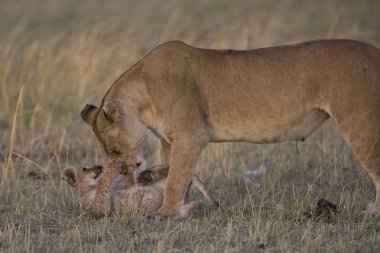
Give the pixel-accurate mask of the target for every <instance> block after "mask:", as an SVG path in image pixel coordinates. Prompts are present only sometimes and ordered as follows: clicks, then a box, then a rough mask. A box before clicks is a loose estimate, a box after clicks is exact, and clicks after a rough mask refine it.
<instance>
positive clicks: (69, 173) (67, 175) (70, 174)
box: [61, 168, 76, 187]
mask: <svg viewBox="0 0 380 253" xmlns="http://www.w3.org/2000/svg"><path fill="white" fill-rule="evenodd" d="M61 175H62V178H63V179H64V180H65V181H66V182H67V183H69V185H71V186H72V187H75V186H76V180H75V169H73V168H65V169H63V170H62V172H61Z"/></svg>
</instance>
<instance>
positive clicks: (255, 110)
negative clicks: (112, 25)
mask: <svg viewBox="0 0 380 253" xmlns="http://www.w3.org/2000/svg"><path fill="white" fill-rule="evenodd" d="M329 117H331V118H333V119H334V120H335V121H336V122H337V125H338V127H339V129H340V132H341V133H342V135H343V137H344V139H345V140H346V142H347V144H348V145H349V146H350V148H351V150H352V151H353V152H354V153H355V155H356V156H357V158H358V159H359V160H360V161H361V163H362V165H363V166H364V168H366V170H367V172H368V174H369V175H370V176H371V177H372V179H373V181H374V183H375V186H376V193H377V194H376V202H375V205H374V207H373V208H372V209H371V212H377V211H378V210H379V209H380V50H379V49H377V48H375V47H373V46H370V45H367V44H365V43H361V42H357V41H352V40H319V41H311V42H305V43H301V44H295V45H289V46H279V47H271V48H263V49H256V50H247V51H238V50H209V49H199V48H194V47H191V46H188V45H186V44H184V43H182V42H169V43H165V44H163V45H161V46H159V47H158V48H156V49H154V50H153V51H152V52H151V53H149V54H148V55H147V56H146V57H145V58H144V59H142V60H141V61H140V62H138V63H137V64H135V65H134V66H133V67H131V68H130V69H129V70H127V71H126V72H125V73H124V74H123V75H122V76H121V77H120V78H119V79H118V80H116V82H115V83H114V84H113V85H112V87H111V88H110V89H109V91H108V92H107V94H106V95H105V96H104V98H103V101H102V104H101V106H100V109H97V108H96V107H95V106H86V107H85V109H84V110H83V111H82V118H83V119H84V120H85V121H86V122H87V123H88V124H90V125H91V126H92V129H93V131H94V133H95V134H96V136H97V138H98V140H99V141H100V142H101V143H102V145H103V147H104V148H105V151H106V152H107V154H108V155H109V156H111V157H117V158H121V159H122V160H123V161H124V163H125V164H124V170H125V171H133V170H135V169H136V167H138V165H139V164H140V163H141V161H142V156H141V155H140V154H141V147H142V143H143V141H144V137H145V133H146V130H147V129H149V130H151V131H153V132H154V133H155V134H156V135H157V136H158V137H159V138H160V139H161V142H162V146H163V151H164V157H165V158H166V162H168V163H170V171H169V176H168V181H167V186H166V188H165V197H164V200H163V205H162V207H161V208H160V209H159V211H158V212H157V215H159V216H173V215H176V214H177V213H178V211H179V207H180V205H181V203H182V202H183V198H184V195H185V192H186V188H187V185H188V184H189V182H190V180H191V176H192V174H193V171H194V168H195V167H196V164H197V161H198V157H199V155H200V153H201V151H202V148H203V147H204V145H205V144H206V143H207V142H222V141H248V142H254V143H272V142H280V141H284V140H304V139H305V138H307V137H308V136H309V135H310V134H312V133H313V132H314V131H315V130H316V129H317V128H318V127H319V126H320V125H321V124H322V123H323V122H324V121H325V120H327V119H328V118H329ZM127 154H128V155H127Z"/></svg>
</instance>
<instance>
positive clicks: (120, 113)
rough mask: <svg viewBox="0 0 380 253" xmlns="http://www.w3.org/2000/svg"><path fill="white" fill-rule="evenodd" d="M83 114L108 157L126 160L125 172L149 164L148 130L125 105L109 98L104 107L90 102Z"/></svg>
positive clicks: (103, 104)
mask: <svg viewBox="0 0 380 253" xmlns="http://www.w3.org/2000/svg"><path fill="white" fill-rule="evenodd" d="M81 117H82V119H83V120H84V121H85V122H86V123H87V124H89V125H90V126H91V127H92V130H93V132H94V133H95V135H96V137H97V139H98V141H99V142H100V143H101V145H102V147H103V148H104V151H105V152H106V154H107V156H108V157H109V158H111V159H120V160H122V161H123V162H124V164H123V173H131V172H133V171H134V170H136V169H137V168H139V167H140V168H141V167H143V166H145V161H144V159H143V157H142V147H143V142H144V140H145V131H144V130H143V127H142V126H141V123H139V122H138V121H137V120H136V119H133V118H129V117H127V115H126V114H125V112H124V110H123V108H122V107H121V106H119V105H116V104H114V103H113V102H108V101H107V102H104V103H102V106H101V108H97V107H96V106H94V105H86V106H85V107H84V109H83V110H82V112H81Z"/></svg>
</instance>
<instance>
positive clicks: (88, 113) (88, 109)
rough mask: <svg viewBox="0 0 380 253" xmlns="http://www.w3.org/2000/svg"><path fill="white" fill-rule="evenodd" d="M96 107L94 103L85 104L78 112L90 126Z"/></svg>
mask: <svg viewBox="0 0 380 253" xmlns="http://www.w3.org/2000/svg"><path fill="white" fill-rule="evenodd" d="M96 109H98V107H96V106H95V105H89V104H87V105H86V106H85V107H84V108H83V110H82V111H81V113H80V116H81V117H82V119H83V121H84V122H86V123H87V124H89V125H90V126H91V125H92V122H93V120H94V116H95V113H96Z"/></svg>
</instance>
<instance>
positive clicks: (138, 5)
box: [0, 0, 380, 252]
mask: <svg viewBox="0 0 380 253" xmlns="http://www.w3.org/2000/svg"><path fill="white" fill-rule="evenodd" d="M379 10H380V2H379V1H363V0H362V1H356V0H352V1H343V0H342V1H301V0H289V1H274V0H268V1H228V0H222V1H216V0H213V1H210V0H203V1H174V0H171V1H153V0H152V1H137V0H136V1H121V0H120V1H101V0H91V1H90V0H88V1H74V0H68V1H63V0H62V1H58V0H52V1H47V0H45V1H42V0H41V1H40V0H30V1H26V0H24V1H10V0H9V1H4V0H2V1H0V169H1V170H0V177H1V178H0V252H80V251H81V252H92V251H97V252H117V251H121V252H126V251H138V252H170V251H171V252H186V251H196V252H221V251H223V252H256V251H261V252H294V251H299V252H326V251H331V252H336V251H337V252H355V251H358V252H359V251H360V252H363V251H374V252H375V251H377V252H379V251H380V219H379V218H376V217H366V218H365V220H364V221H362V222H354V216H355V214H356V212H358V211H359V210H361V209H363V208H364V207H365V206H366V205H367V204H368V202H370V201H373V200H374V196H375V194H374V187H373V185H372V182H371V181H370V179H369V177H368V176H367V174H366V173H365V172H364V171H363V170H362V169H361V167H360V164H359V163H358V162H357V161H356V159H355V157H354V156H353V155H352V153H351V152H350V151H349V150H348V148H347V146H346V145H345V143H344V141H343V140H342V138H341V137H340V135H339V133H338V132H337V129H336V126H335V123H334V122H333V120H329V121H328V123H326V124H325V125H324V126H323V127H322V128H321V129H319V130H318V131H317V132H316V133H314V134H313V135H312V136H311V137H310V138H309V139H307V140H306V141H305V142H303V143H301V142H298V143H296V142H286V143H281V144H272V145H253V144H241V143H234V144H210V145H208V146H207V148H206V149H205V150H204V152H203V154H202V158H201V161H200V168H199V171H198V172H197V173H198V174H199V175H200V177H201V179H202V180H203V181H204V182H206V183H207V185H208V187H209V189H210V190H211V191H212V192H213V194H214V195H215V196H216V197H217V199H218V200H219V201H220V203H221V206H220V208H218V209H215V208H214V209H213V208H209V207H203V208H201V209H199V210H198V211H197V212H196V213H195V214H194V215H193V218H192V219H191V220H189V221H186V222H173V221H169V222H167V223H163V224H156V223H153V222H151V221H147V220H145V215H144V214H141V213H134V214H129V215H120V216H117V217H111V218H103V219H98V220H97V219H93V218H91V217H89V216H87V215H85V214H83V213H81V212H80V210H79V207H78V205H77V203H76V201H75V199H74V195H73V193H72V191H71V189H70V188H69V187H68V185H67V184H66V183H65V182H63V181H62V180H61V179H60V171H61V170H62V169H63V168H64V167H66V166H68V165H82V164H93V163H96V162H97V163H104V161H105V159H106V158H105V157H104V156H103V154H102V151H101V149H100V147H99V145H98V143H97V142H96V140H95V137H94V135H93V134H92V133H91V131H90V129H89V128H88V127H87V126H85V124H84V123H82V121H81V119H80V117H79V112H80V110H81V109H82V107H83V106H84V105H85V104H86V103H94V104H99V103H100V101H101V98H102V96H103V95H104V94H105V92H106V91H107V89H108V88H109V87H110V85H111V84H112V82H113V81H114V80H115V79H116V78H117V77H118V76H119V75H120V74H121V73H122V72H123V71H124V70H125V69H127V68H128V67H130V66H131V65H132V64H133V63H135V62H136V61H138V60H139V59H140V58H142V57H143V56H144V55H145V54H146V53H147V52H149V50H151V49H153V48H154V47H156V46H157V45H159V44H160V43H162V42H165V41H168V40H183V41H185V42H187V43H189V44H192V45H195V46H198V47H208V48H235V49H247V48H257V47H264V46H271V45H280V44H285V43H293V42H300V41H305V40H311V39H317V38H327V37H336V38H351V39H357V40H361V41H365V42H368V43H371V44H373V45H376V46H378V47H379V46H380V15H379ZM289 99H291V98H289ZM242 106H244V105H242ZM150 142H151V143H152V142H154V140H153V139H151V141H150ZM151 150H152V148H150V149H149V148H147V150H146V153H147V157H148V158H149V159H150V161H152V155H151ZM260 165H264V166H265V167H266V168H267V172H266V173H265V174H263V175H261V176H257V177H252V181H251V182H249V183H248V182H247V183H246V182H245V180H244V179H243V174H242V171H243V170H247V169H256V168H258V167H259V166H260ZM198 197H200V194H199V193H198V192H197V191H195V190H192V191H191V192H190V198H193V199H194V198H198ZM320 198H326V199H328V200H330V201H332V202H334V203H336V204H337V205H338V209H339V213H338V214H337V215H336V216H335V217H332V219H322V220H321V221H318V222H312V221H306V222H300V217H302V215H303V213H304V211H305V210H306V209H308V208H310V207H313V206H314V205H315V203H316V201H317V200H318V199H320Z"/></svg>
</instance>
